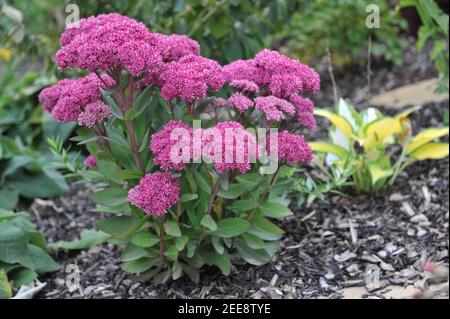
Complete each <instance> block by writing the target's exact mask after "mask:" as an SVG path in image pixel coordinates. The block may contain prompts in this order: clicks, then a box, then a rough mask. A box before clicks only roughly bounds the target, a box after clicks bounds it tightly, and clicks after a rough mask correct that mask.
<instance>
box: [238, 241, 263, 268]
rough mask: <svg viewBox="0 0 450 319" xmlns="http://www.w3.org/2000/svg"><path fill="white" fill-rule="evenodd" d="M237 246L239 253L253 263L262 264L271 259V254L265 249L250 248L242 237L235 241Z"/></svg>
mask: <svg viewBox="0 0 450 319" xmlns="http://www.w3.org/2000/svg"><path fill="white" fill-rule="evenodd" d="M235 246H236V248H237V251H238V253H239V255H240V256H241V257H242V258H243V259H244V260H245V261H246V262H248V263H249V264H251V265H255V266H260V265H264V264H265V263H267V262H269V261H270V255H269V254H268V253H267V252H266V251H265V250H264V249H253V248H250V247H249V246H248V245H247V244H246V242H245V241H243V240H241V239H237V240H236V241H235Z"/></svg>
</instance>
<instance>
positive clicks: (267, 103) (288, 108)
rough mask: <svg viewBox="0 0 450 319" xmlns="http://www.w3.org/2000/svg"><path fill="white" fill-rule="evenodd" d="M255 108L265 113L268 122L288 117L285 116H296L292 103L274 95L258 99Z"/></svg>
mask: <svg viewBox="0 0 450 319" xmlns="http://www.w3.org/2000/svg"><path fill="white" fill-rule="evenodd" d="M255 107H256V108H257V109H260V110H261V111H262V112H264V113H265V115H266V118H267V120H268V121H280V120H282V119H284V118H285V117H286V116H285V114H288V115H293V114H295V108H294V106H293V105H292V104H291V103H289V102H288V101H286V100H284V99H280V98H278V97H276V96H273V95H269V96H259V97H257V98H256V99H255Z"/></svg>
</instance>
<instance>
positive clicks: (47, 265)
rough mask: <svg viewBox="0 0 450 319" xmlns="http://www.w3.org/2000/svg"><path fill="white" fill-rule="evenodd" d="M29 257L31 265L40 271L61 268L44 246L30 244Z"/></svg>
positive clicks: (51, 270) (44, 271)
mask: <svg viewBox="0 0 450 319" xmlns="http://www.w3.org/2000/svg"><path fill="white" fill-rule="evenodd" d="M28 259H29V260H30V261H31V265H32V266H31V267H30V266H25V265H24V266H25V267H27V268H30V269H33V270H35V271H36V272H38V273H46V272H53V271H56V270H58V269H59V265H58V264H57V263H56V262H55V261H54V260H53V258H52V257H50V255H49V254H48V253H47V252H46V251H45V250H43V249H42V248H40V247H38V246H34V245H28Z"/></svg>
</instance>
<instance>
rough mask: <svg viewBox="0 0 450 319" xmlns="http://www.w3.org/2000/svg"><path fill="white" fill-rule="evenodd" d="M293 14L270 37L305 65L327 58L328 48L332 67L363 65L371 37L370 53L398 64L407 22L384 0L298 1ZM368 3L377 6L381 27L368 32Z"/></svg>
mask: <svg viewBox="0 0 450 319" xmlns="http://www.w3.org/2000/svg"><path fill="white" fill-rule="evenodd" d="M300 3H301V5H300V8H299V9H298V10H295V11H293V12H292V13H291V14H292V18H291V22H290V23H286V24H284V27H283V28H282V29H281V30H280V31H279V32H278V33H275V35H274V36H273V40H272V41H274V42H275V43H277V42H278V43H279V44H280V45H281V47H282V48H283V50H284V51H285V52H286V53H288V54H290V55H293V56H296V57H302V60H303V61H305V62H306V63H311V61H312V60H317V59H320V58H322V57H324V56H326V55H327V50H328V48H329V50H330V52H331V54H332V58H333V64H334V66H335V67H336V68H337V69H342V68H343V67H345V66H348V65H350V64H365V63H366V61H367V51H368V43H369V36H370V37H371V38H372V48H371V54H372V55H373V56H374V57H375V58H383V59H384V60H386V61H388V62H392V63H394V64H396V65H400V64H401V63H402V61H403V58H402V47H404V46H405V45H406V44H407V41H406V39H405V38H404V37H403V36H401V35H400V34H399V32H400V31H401V30H402V29H403V28H405V27H406V21H404V20H403V18H402V17H401V16H400V14H399V13H398V12H396V11H395V10H394V8H391V7H390V6H389V4H388V2H387V1H384V0H374V1H367V0H340V1H328V0H310V1H300ZM369 4H375V5H377V6H378V7H379V9H380V11H379V17H380V28H373V29H369V28H367V26H366V18H367V16H369V15H370V14H371V13H372V12H371V11H369V12H366V8H367V7H368V5H369Z"/></svg>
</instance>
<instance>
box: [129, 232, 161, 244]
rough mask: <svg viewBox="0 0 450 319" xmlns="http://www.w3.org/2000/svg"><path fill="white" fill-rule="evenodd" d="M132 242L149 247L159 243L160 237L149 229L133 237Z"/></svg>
mask: <svg viewBox="0 0 450 319" xmlns="http://www.w3.org/2000/svg"><path fill="white" fill-rule="evenodd" d="M131 243H132V244H134V245H136V246H138V247H142V248H147V247H152V246H154V245H156V244H157V243H159V238H158V237H157V236H155V235H154V234H152V233H149V232H147V231H145V232H139V233H136V234H134V235H133V236H132V237H131Z"/></svg>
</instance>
